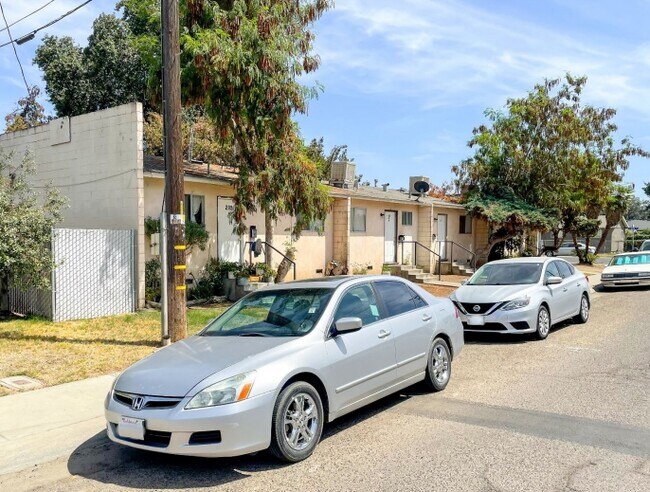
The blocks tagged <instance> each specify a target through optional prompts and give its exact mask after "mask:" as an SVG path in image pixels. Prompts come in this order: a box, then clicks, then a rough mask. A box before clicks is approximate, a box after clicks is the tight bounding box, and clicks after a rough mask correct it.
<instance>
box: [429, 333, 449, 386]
mask: <svg viewBox="0 0 650 492" xmlns="http://www.w3.org/2000/svg"><path fill="white" fill-rule="evenodd" d="M449 378H451V351H450V350H449V345H447V342H445V341H444V340H443V339H442V338H436V339H435V340H434V341H433V344H432V345H431V350H430V351H429V359H428V360H427V370H426V374H425V377H424V384H425V385H426V386H427V388H428V389H429V390H430V391H442V390H443V389H445V388H446V387H447V383H449Z"/></svg>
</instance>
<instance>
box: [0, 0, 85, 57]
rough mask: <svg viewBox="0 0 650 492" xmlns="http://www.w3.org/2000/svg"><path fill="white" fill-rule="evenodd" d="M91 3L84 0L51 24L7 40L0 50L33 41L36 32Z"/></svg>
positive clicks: (49, 24)
mask: <svg viewBox="0 0 650 492" xmlns="http://www.w3.org/2000/svg"><path fill="white" fill-rule="evenodd" d="M92 1H93V0H86V1H85V2H84V3H82V4H81V5H77V6H76V7H75V8H73V9H72V10H68V11H67V12H66V13H65V14H63V15H61V16H60V17H58V18H56V19H54V20H53V21H51V22H48V23H47V24H45V25H44V26H41V27H39V28H38V29H34V30H33V31H31V32H29V33H27V34H25V35H24V36H21V37H19V38H17V39H16V40H15V41H14V40H11V38H9V39H10V41H9V42H8V43H4V44H0V48H4V47H5V46H7V45H9V44H23V43H26V42H27V41H30V40H32V39H34V36H35V35H36V33H37V32H38V31H42V30H43V29H46V28H48V27H50V26H51V25H52V24H56V23H57V22H59V21H60V20H61V19H64V18H65V17H67V16H69V15H70V14H73V13H74V12H76V11H77V10H79V9H80V8H81V7H83V6H84V5H88V4H89V3H90V2H92ZM15 49H16V48H15V47H14V50H15Z"/></svg>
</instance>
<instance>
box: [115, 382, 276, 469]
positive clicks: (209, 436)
mask: <svg viewBox="0 0 650 492" xmlns="http://www.w3.org/2000/svg"><path fill="white" fill-rule="evenodd" d="M186 404H187V399H183V401H181V402H180V403H179V404H178V405H177V406H176V407H174V408H172V409H145V410H140V411H134V410H132V409H131V408H130V407H129V406H126V405H124V404H122V403H119V402H117V401H115V400H114V399H113V398H112V395H110V396H109V398H107V406H106V408H105V412H104V413H105V416H106V430H107V433H108V437H109V439H110V440H111V441H114V442H116V443H119V444H124V445H125V446H130V447H133V448H138V449H144V450H147V451H156V452H159V453H168V454H176V455H186V456H202V457H227V456H240V455H243V454H248V453H253V452H256V451H261V450H264V449H266V448H268V447H269V446H270V444H271V418H272V414H273V406H274V404H275V395H274V393H273V392H269V393H265V394H262V395H259V396H256V397H253V398H249V399H247V400H243V401H240V402H237V403H231V404H227V405H221V406H215V407H208V408H200V409H193V410H185V409H184V406H185V405H186ZM122 416H125V417H131V418H135V419H141V420H144V428H145V438H144V440H139V439H130V438H126V437H122V436H120V435H119V431H118V422H120V419H121V417H122Z"/></svg>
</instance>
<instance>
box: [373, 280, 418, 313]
mask: <svg viewBox="0 0 650 492" xmlns="http://www.w3.org/2000/svg"><path fill="white" fill-rule="evenodd" d="M375 288H376V289H377V292H378V293H379V296H380V297H381V300H382V301H384V305H385V306H386V310H387V311H388V316H397V315H398V314H403V313H406V312H408V311H413V310H414V309H415V308H416V303H415V301H414V300H413V294H414V292H413V291H412V290H411V289H409V288H408V287H407V286H406V285H404V284H403V283H401V282H377V283H376V284H375ZM418 297H419V296H418Z"/></svg>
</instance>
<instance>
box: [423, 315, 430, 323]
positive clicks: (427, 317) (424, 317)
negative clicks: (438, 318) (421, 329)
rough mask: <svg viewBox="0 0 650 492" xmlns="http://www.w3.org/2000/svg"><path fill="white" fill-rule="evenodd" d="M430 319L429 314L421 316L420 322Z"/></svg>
mask: <svg viewBox="0 0 650 492" xmlns="http://www.w3.org/2000/svg"><path fill="white" fill-rule="evenodd" d="M431 318H432V316H431V315H429V314H423V315H422V321H429V320H430V319H431Z"/></svg>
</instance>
